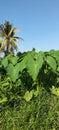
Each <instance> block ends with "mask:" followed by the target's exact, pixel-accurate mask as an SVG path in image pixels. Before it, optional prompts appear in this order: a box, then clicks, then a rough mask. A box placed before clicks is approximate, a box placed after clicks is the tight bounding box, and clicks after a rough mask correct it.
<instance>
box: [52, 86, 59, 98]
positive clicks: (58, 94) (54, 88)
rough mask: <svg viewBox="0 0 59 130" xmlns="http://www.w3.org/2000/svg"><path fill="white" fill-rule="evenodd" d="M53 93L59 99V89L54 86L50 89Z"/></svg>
mask: <svg viewBox="0 0 59 130" xmlns="http://www.w3.org/2000/svg"><path fill="white" fill-rule="evenodd" d="M50 90H51V93H52V94H54V95H56V96H58V97H59V88H56V87H55V86H52V88H51V89H50Z"/></svg>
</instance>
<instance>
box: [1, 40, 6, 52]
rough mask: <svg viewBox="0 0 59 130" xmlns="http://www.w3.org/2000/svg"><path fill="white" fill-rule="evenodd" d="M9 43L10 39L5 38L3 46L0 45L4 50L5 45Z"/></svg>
mask: <svg viewBox="0 0 59 130" xmlns="http://www.w3.org/2000/svg"><path fill="white" fill-rule="evenodd" d="M7 44H8V40H7V39H5V40H4V41H3V44H2V45H1V47H0V50H3V49H4V47H5V46H6V45H7Z"/></svg>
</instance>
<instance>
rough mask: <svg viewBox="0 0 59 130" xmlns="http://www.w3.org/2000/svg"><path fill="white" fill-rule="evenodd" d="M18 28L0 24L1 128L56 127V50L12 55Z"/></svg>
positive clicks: (58, 114)
mask: <svg viewBox="0 0 59 130" xmlns="http://www.w3.org/2000/svg"><path fill="white" fill-rule="evenodd" d="M18 31H19V29H17V28H14V27H13V25H12V24H10V22H9V21H6V22H5V23H4V24H0V130H59V50H50V51H48V52H43V51H40V52H36V51H35V48H33V49H32V51H28V52H23V53H21V52H18V53H17V54H16V56H15V50H16V51H17V49H18V47H17V45H16V43H17V42H18V41H19V40H23V38H21V37H17V36H15V33H16V32H18Z"/></svg>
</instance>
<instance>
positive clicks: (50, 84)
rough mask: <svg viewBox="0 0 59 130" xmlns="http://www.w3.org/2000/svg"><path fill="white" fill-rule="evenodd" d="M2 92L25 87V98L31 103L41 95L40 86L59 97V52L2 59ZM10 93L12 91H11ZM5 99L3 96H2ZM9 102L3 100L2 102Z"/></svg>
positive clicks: (0, 70)
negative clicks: (35, 97) (31, 100)
mask: <svg viewBox="0 0 59 130" xmlns="http://www.w3.org/2000/svg"><path fill="white" fill-rule="evenodd" d="M0 63H1V64H0V72H1V74H0V80H1V82H0V86H1V88H0V89H1V90H5V89H7V88H8V86H9V89H12V90H13V89H14V88H15V87H14V88H12V86H16V90H17V88H18V87H19V86H21V87H24V88H25V91H24V98H25V100H27V101H29V100H30V99H31V98H32V97H33V96H37V95H38V94H39V86H43V87H45V88H46V89H47V90H48V89H49V90H50V91H51V92H52V93H53V94H55V95H57V96H59V88H58V87H59V51H54V50H51V51H49V52H42V51H41V52H38V53H37V52H35V51H31V52H27V53H25V54H24V55H19V56H13V55H12V54H10V55H8V56H6V57H4V58H1V59H0ZM9 91H10V90H9ZM2 97H3V96H2ZM4 101H7V98H6V97H4V98H2V100H1V101H0V103H1V102H4Z"/></svg>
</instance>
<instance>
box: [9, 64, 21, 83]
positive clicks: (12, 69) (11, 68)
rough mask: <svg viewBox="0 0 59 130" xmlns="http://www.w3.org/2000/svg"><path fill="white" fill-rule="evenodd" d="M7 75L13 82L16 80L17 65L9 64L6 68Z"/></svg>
mask: <svg viewBox="0 0 59 130" xmlns="http://www.w3.org/2000/svg"><path fill="white" fill-rule="evenodd" d="M7 74H8V76H9V77H10V78H11V80H12V81H13V82H15V81H16V80H17V79H18V75H19V64H17V65H16V66H13V64H11V63H10V64H9V65H8V67H7Z"/></svg>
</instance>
